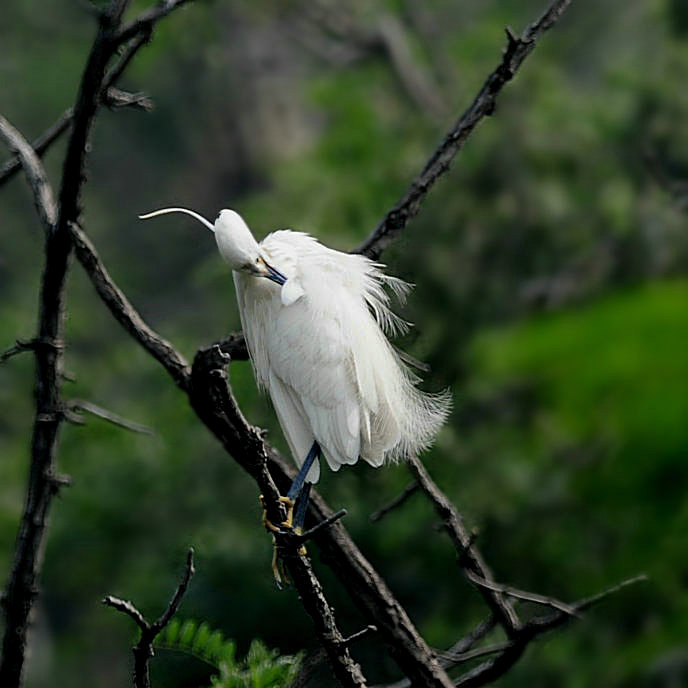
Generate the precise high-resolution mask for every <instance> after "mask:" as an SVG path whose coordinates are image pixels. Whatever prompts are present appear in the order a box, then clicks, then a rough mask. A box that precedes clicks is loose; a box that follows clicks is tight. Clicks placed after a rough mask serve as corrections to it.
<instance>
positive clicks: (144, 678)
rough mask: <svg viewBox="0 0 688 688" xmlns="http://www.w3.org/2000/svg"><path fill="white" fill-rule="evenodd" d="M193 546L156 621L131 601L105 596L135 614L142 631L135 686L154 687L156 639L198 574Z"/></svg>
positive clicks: (116, 606)
mask: <svg viewBox="0 0 688 688" xmlns="http://www.w3.org/2000/svg"><path fill="white" fill-rule="evenodd" d="M193 555H194V550H193V547H190V548H189V553H188V554H187V555H186V566H185V567H184V573H183V574H182V578H181V580H180V581H179V585H178V586H177V589H176V590H175V592H174V595H173V596H172V599H171V600H170V602H169V604H168V605H167V609H166V610H165V611H164V612H163V614H162V615H161V616H160V618H158V619H157V620H156V621H154V622H153V623H148V621H146V619H145V617H144V616H143V614H141V612H140V611H139V610H138V609H137V608H136V607H135V606H134V605H133V604H132V603H131V602H129V601H127V600H121V599H119V598H118V597H113V596H112V595H107V596H106V597H104V598H103V604H104V605H106V606H108V607H112V608H113V609H116V610H117V611H120V612H122V613H123V614H126V615H127V616H129V617H131V618H132V619H133V620H134V622H135V623H136V625H137V626H138V627H139V629H140V631H141V635H140V637H139V640H138V642H137V643H136V645H135V646H134V648H133V652H134V687H135V688H150V685H151V684H150V677H149V673H148V665H149V664H150V660H151V658H152V657H153V655H154V652H153V642H154V641H155V639H156V638H157V636H158V635H159V634H160V632H161V631H162V630H163V629H164V628H165V627H166V626H167V624H169V623H170V621H172V618H173V617H174V615H175V614H176V613H177V610H178V609H179V605H181V603H182V599H183V598H184V595H185V594H186V591H187V589H188V587H189V582H190V581H191V578H192V577H193V575H194V573H195V569H194V560H193Z"/></svg>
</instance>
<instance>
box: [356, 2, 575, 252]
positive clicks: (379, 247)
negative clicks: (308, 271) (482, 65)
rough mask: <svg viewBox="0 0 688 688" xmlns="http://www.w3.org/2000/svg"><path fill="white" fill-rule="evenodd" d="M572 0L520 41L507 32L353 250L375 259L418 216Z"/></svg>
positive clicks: (561, 4)
mask: <svg viewBox="0 0 688 688" xmlns="http://www.w3.org/2000/svg"><path fill="white" fill-rule="evenodd" d="M570 4H571V0H556V1H555V2H553V3H552V4H551V5H550V6H549V7H548V9H547V10H546V11H545V13H544V14H543V15H542V16H541V17H540V19H538V20H537V21H536V22H535V23H534V24H531V25H530V26H529V27H528V28H527V29H526V30H525V31H524V32H523V34H522V35H521V36H520V37H518V38H517V37H516V36H514V35H513V34H512V33H511V32H510V31H509V32H507V38H508V43H507V47H506V49H505V51H504V54H503V56H502V60H501V62H500V63H499V64H498V65H497V67H496V69H495V70H494V71H493V72H492V74H490V76H489V77H488V78H487V81H486V82H485V83H484V84H483V87H482V88H481V89H480V92H479V93H478V95H477V96H476V97H475V99H474V100H473V102H472V103H471V105H470V106H469V107H468V109H467V110H466V111H465V112H464V113H463V115H462V116H461V117H460V118H459V120H458V121H457V122H456V123H455V124H454V126H453V127H452V128H451V129H450V130H449V132H448V133H447V135H446V136H445V137H444V140H443V141H442V143H441V144H440V145H439V147H438V148H437V149H436V150H435V152H434V153H433V154H432V155H431V156H430V159H429V160H428V161H427V162H426V163H425V167H423V169H422V170H421V172H420V173H419V174H418V176H417V177H416V178H415V179H414V180H413V182H411V186H410V187H409V188H408V190H407V191H406V193H405V194H404V195H403V196H402V197H401V199H400V200H399V201H398V203H397V204H396V205H395V206H394V207H393V208H392V209H391V210H390V211H389V212H388V213H387V215H385V217H384V218H383V219H382V221H381V222H380V224H378V226H377V227H376V229H375V231H374V232H373V233H372V234H371V235H370V236H369V237H368V238H367V239H366V240H365V241H364V242H363V243H362V244H361V245H360V246H359V247H358V248H357V249H356V250H355V252H356V253H363V254H364V255H366V256H368V257H369V258H373V259H377V258H379V257H380V254H381V253H382V252H383V251H384V249H385V248H386V247H387V246H389V244H390V243H391V242H392V241H393V240H394V239H395V238H396V237H397V236H398V235H399V233H400V232H401V231H402V230H403V229H404V227H406V225H407V224H408V223H409V222H410V221H411V220H412V219H413V218H414V217H415V216H416V215H417V213H418V211H419V209H420V206H421V203H422V202H423V200H424V199H425V196H426V195H427V193H428V192H429V191H430V189H431V188H432V187H433V185H434V184H435V182H436V181H437V180H438V179H439V177H441V176H442V175H443V174H444V173H445V172H446V171H447V170H448V169H449V166H450V165H451V162H452V160H453V159H454V156H455V155H456V154H457V153H458V152H459V150H461V148H462V147H463V144H464V143H465V142H466V139H468V137H469V136H470V134H471V132H472V131H473V130H474V129H475V127H476V125H477V124H478V123H479V122H480V121H481V120H482V119H483V118H484V117H487V116H489V115H491V114H492V113H493V112H494V109H495V106H496V102H497V96H498V95H499V93H500V91H501V90H502V89H503V88H504V86H505V85H506V84H507V82H509V81H510V80H511V79H512V78H513V76H514V74H515V73H516V72H517V71H518V69H519V67H520V66H521V64H522V63H523V61H524V60H525V59H526V57H528V55H529V54H530V53H531V52H532V51H533V49H534V48H535V45H536V43H537V41H538V39H539V38H540V37H541V36H542V34H544V33H545V32H546V31H547V30H548V29H550V28H552V26H554V24H555V23H556V22H557V20H558V19H559V17H561V15H562V14H563V13H564V11H565V10H566V8H567V7H568V6H569V5H570Z"/></svg>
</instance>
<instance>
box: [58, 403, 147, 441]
mask: <svg viewBox="0 0 688 688" xmlns="http://www.w3.org/2000/svg"><path fill="white" fill-rule="evenodd" d="M67 408H68V409H69V410H70V411H72V412H74V411H77V412H78V411H85V412H86V413H90V414H92V415H94V416H97V417H98V418H102V419H103V420H106V421H108V423H112V424H113V425H117V426H118V427H120V428H124V429H125V430H131V431H132V432H139V433H141V434H142V435H154V434H155V432H154V431H153V430H152V428H149V427H148V426H147V425H141V423H135V422H134V421H132V420H127V419H126V418H123V417H122V416H120V415H118V414H116V413H113V412H112V411H108V410H107V409H104V408H103V407H102V406H98V405H97V404H94V403H92V402H90V401H84V400H83V399H71V400H70V401H69V402H67Z"/></svg>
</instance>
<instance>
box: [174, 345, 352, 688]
mask: <svg viewBox="0 0 688 688" xmlns="http://www.w3.org/2000/svg"><path fill="white" fill-rule="evenodd" d="M229 360H230V359H229V357H228V356H227V354H224V353H223V352H222V351H221V350H220V347H219V346H217V345H211V346H209V347H206V348H205V349H201V350H200V351H199V352H198V353H197V354H196V357H195V359H194V364H193V368H192V373H191V382H190V385H189V390H188V392H189V400H190V402H191V406H192V407H193V408H194V410H195V411H196V413H197V414H198V416H199V418H200V419H201V420H202V421H203V422H204V423H205V424H206V425H207V426H208V427H209V428H210V430H212V431H213V432H214V433H215V434H216V435H217V437H218V439H220V441H221V442H222V444H223V445H224V446H225V448H226V449H227V451H229V453H230V454H231V455H232V456H233V457H234V459H235V460H236V461H237V462H238V463H239V464H240V465H241V466H242V467H243V468H244V469H245V470H246V471H247V472H248V473H249V474H250V475H251V476H252V477H253V478H254V480H255V481H256V483H257V484H258V488H259V490H260V491H261V494H262V501H263V505H264V507H265V510H266V514H267V517H268V518H269V519H270V521H271V522H273V523H280V522H282V521H283V520H284V517H285V514H284V510H283V505H282V504H281V502H280V501H279V495H280V493H279V490H278V488H277V486H276V485H275V483H274V481H273V479H272V476H271V475H270V472H269V471H268V468H267V452H266V448H265V445H264V443H263V438H262V435H261V433H260V432H259V431H258V430H257V429H256V428H254V427H252V426H250V425H249V424H248V423H247V422H246V420H245V419H244V417H243V415H242V414H241V411H240V410H239V407H238V406H237V404H236V401H235V400H234V396H233V395H232V391H231V388H230V386H229V384H228V375H227V371H226V367H227V364H228V363H229ZM275 542H276V546H277V547H278V550H279V552H280V554H281V558H282V560H283V561H284V562H285V564H286V566H287V568H288V570H289V574H290V576H291V579H292V581H293V583H294V586H295V587H296V589H297V590H298V593H299V597H300V598H301V602H302V603H303V605H304V607H305V609H306V611H307V612H308V614H309V615H310V617H311V619H312V620H313V623H314V625H315V630H316V633H317V635H318V639H319V640H320V643H321V644H322V646H323V648H324V649H325V651H326V653H327V656H328V659H329V660H330V664H331V666H332V669H333V671H334V673H335V676H336V677H337V679H338V680H339V682H340V683H341V684H342V685H343V686H350V687H351V688H354V687H360V686H365V679H364V677H363V674H362V673H361V669H360V667H359V666H358V664H356V662H354V661H353V659H352V658H351V655H350V653H349V650H348V648H347V646H346V643H345V642H344V636H342V634H341V633H340V631H339V630H338V628H337V625H336V623H335V619H334V614H333V612H332V609H331V607H330V605H329V604H328V602H327V600H326V598H325V596H324V593H323V590H322V586H321V585H320V582H319V581H318V579H317V577H316V576H315V573H314V572H313V569H312V567H311V564H310V561H309V560H308V558H307V557H306V556H304V555H303V554H301V553H300V552H301V550H300V545H301V542H302V539H301V538H298V537H294V536H292V535H291V534H289V533H287V534H285V535H281V534H279V533H276V534H275Z"/></svg>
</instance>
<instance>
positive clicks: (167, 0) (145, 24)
mask: <svg viewBox="0 0 688 688" xmlns="http://www.w3.org/2000/svg"><path fill="white" fill-rule="evenodd" d="M188 2H191V0H160V1H159V2H158V3H157V4H156V5H155V6H153V7H151V8H149V9H147V10H144V11H143V12H141V14H140V15H139V16H138V17H136V19H134V20H132V21H131V22H129V23H128V24H125V25H124V26H123V27H122V28H121V30H120V31H119V32H118V34H117V35H116V36H115V42H116V43H117V44H118V45H121V44H122V43H126V42H127V41H130V40H131V39H132V38H134V37H136V35H137V34H140V33H144V34H145V33H146V32H148V31H150V29H151V28H152V27H153V26H155V24H156V23H157V22H159V21H160V20H161V19H162V18H163V17H166V16H167V15H168V14H170V12H174V10H176V9H178V8H180V7H182V6H183V5H186V4H187V3H188Z"/></svg>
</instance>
